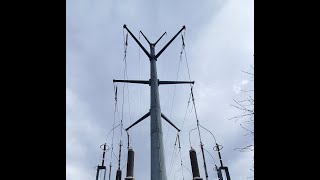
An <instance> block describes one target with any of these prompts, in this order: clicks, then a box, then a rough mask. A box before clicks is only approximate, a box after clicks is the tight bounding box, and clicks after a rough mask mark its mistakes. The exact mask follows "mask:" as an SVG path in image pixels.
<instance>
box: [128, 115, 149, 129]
mask: <svg viewBox="0 0 320 180" xmlns="http://www.w3.org/2000/svg"><path fill="white" fill-rule="evenodd" d="M148 116H150V111H149V112H148V113H147V114H145V115H144V116H142V117H141V118H140V119H138V120H137V121H136V122H135V123H133V124H132V125H131V126H129V127H128V128H127V129H125V130H126V131H128V130H129V129H130V128H132V127H133V126H134V125H136V124H138V123H139V122H141V121H142V120H144V119H145V118H147V117H148Z"/></svg>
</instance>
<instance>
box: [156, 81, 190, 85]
mask: <svg viewBox="0 0 320 180" xmlns="http://www.w3.org/2000/svg"><path fill="white" fill-rule="evenodd" d="M160 84H194V81H159V85H160Z"/></svg>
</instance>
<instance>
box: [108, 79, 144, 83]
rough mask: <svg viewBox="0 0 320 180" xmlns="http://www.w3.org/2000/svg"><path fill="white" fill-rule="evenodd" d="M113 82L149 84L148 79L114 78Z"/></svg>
mask: <svg viewBox="0 0 320 180" xmlns="http://www.w3.org/2000/svg"><path fill="white" fill-rule="evenodd" d="M113 82H123V83H136V84H150V81H142V80H116V79H114V80H113Z"/></svg>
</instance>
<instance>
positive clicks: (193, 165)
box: [189, 149, 200, 178]
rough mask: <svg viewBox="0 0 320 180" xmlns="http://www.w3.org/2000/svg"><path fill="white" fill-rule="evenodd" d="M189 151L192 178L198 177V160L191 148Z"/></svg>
mask: <svg viewBox="0 0 320 180" xmlns="http://www.w3.org/2000/svg"><path fill="white" fill-rule="evenodd" d="M189 153H190V161H191V168H192V174H193V177H194V178H196V177H200V172H199V166H198V160H197V153H196V151H195V150H194V149H191V150H190V151H189Z"/></svg>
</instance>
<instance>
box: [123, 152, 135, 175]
mask: <svg viewBox="0 0 320 180" xmlns="http://www.w3.org/2000/svg"><path fill="white" fill-rule="evenodd" d="M133 168H134V151H133V149H132V148H130V149H128V160H127V177H126V178H125V180H129V179H134V178H133Z"/></svg>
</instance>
